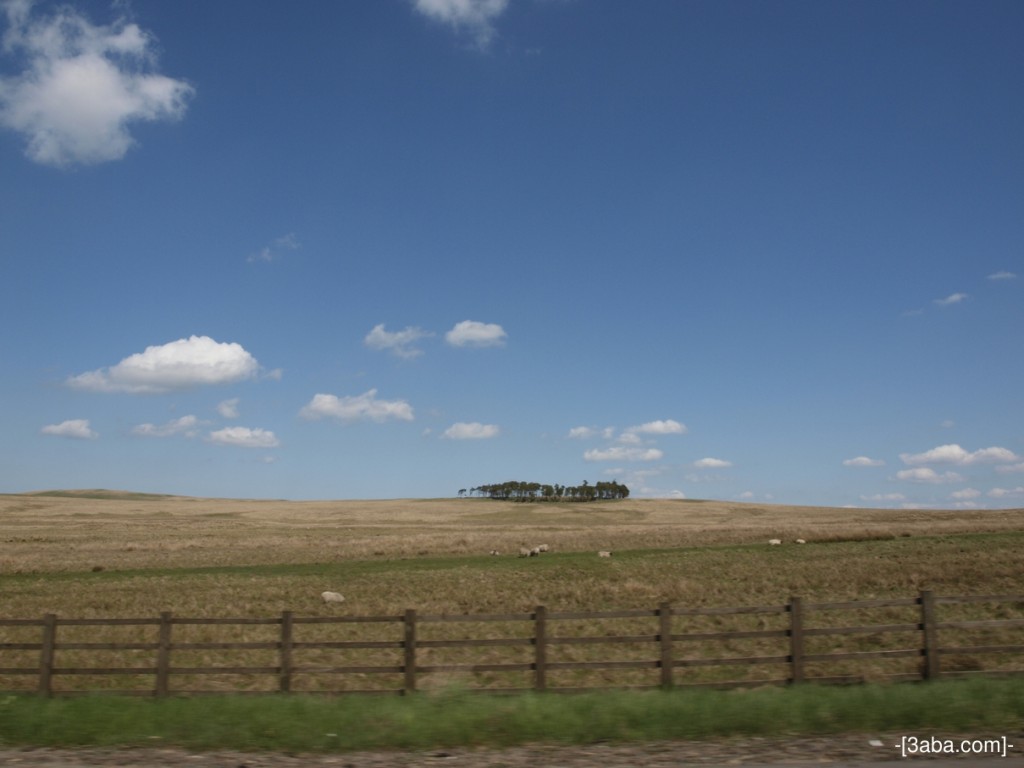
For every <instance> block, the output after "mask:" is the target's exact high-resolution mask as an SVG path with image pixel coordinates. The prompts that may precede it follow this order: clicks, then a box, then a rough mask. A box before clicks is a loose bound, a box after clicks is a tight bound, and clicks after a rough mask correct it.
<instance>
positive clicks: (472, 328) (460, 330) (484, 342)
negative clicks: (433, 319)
mask: <svg viewBox="0 0 1024 768" xmlns="http://www.w3.org/2000/svg"><path fill="white" fill-rule="evenodd" d="M507 336H508V334H507V333H505V329H504V328H502V327H501V326H500V325H498V324H497V323H481V322H478V321H476V320H463V321H462V322H461V323H456V324H455V326H454V327H453V328H452V329H451V330H450V331H448V333H446V334H445V335H444V339H445V341H447V342H448V343H449V344H451V345H452V346H453V347H500V346H501V345H503V344H504V343H505V339H506V337H507Z"/></svg>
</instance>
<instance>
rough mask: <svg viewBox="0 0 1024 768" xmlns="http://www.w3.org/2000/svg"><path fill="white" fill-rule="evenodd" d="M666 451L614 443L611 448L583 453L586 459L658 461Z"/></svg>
mask: <svg viewBox="0 0 1024 768" xmlns="http://www.w3.org/2000/svg"><path fill="white" fill-rule="evenodd" d="M664 455H665V454H664V452H663V451H660V450H658V449H657V448H629V447H624V446H619V445H614V446H612V447H610V448H604V449H598V448H595V449H593V450H590V451H587V452H586V453H584V454H583V459H584V460H585V461H658V460H659V459H661V458H662V457H663V456H664Z"/></svg>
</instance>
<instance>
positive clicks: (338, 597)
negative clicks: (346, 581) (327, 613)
mask: <svg viewBox="0 0 1024 768" xmlns="http://www.w3.org/2000/svg"><path fill="white" fill-rule="evenodd" d="M320 599H322V600H323V601H324V602H325V603H344V602H345V596H344V595H342V594H340V593H338V592H321V593H320Z"/></svg>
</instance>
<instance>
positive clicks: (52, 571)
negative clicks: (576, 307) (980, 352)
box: [0, 491, 1024, 688]
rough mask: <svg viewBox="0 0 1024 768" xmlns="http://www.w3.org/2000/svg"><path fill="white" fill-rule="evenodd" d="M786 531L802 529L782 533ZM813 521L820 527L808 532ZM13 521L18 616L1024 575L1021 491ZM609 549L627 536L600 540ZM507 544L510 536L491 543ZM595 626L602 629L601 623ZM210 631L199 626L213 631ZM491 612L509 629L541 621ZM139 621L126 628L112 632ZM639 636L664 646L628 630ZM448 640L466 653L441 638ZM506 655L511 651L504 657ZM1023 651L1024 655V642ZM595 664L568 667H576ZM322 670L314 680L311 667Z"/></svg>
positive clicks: (501, 601)
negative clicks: (928, 504) (926, 503)
mask: <svg viewBox="0 0 1024 768" xmlns="http://www.w3.org/2000/svg"><path fill="white" fill-rule="evenodd" d="M770 538H779V539H782V540H783V541H784V545H783V546H769V545H768V543H767V542H768V540H769V539H770ZM797 538H803V539H806V541H807V543H806V544H803V545H799V544H796V543H794V541H795V540H796V539H797ZM0 539H2V549H0V597H2V603H0V604H2V606H3V608H2V616H0V618H38V617H40V616H41V615H43V614H44V613H56V614H58V615H59V616H61V617H70V618H93V617H97V618H108V617H155V616H157V615H159V613H160V612H161V611H170V612H172V613H173V614H174V615H176V616H185V617H252V618H260V617H273V616H279V615H280V614H281V612H282V611H286V610H287V611H293V612H294V613H295V615H296V616H310V617H316V616H329V615H335V614H341V615H361V616H367V615H374V616H399V615H401V613H402V612H403V611H404V610H405V609H407V608H415V609H417V610H418V611H420V612H421V613H427V614H480V613H485V614H487V613H489V614H495V613H526V612H530V611H532V610H533V609H534V607H535V606H538V605H544V606H546V607H547V609H548V610H549V611H602V610H612V609H650V608H654V607H656V606H657V605H658V604H660V603H664V602H667V603H671V604H672V605H674V606H679V607H691V608H695V607H735V606H775V605H781V604H783V603H784V602H785V601H786V600H787V599H788V598H789V597H790V596H791V595H799V596H801V597H802V598H803V599H804V600H806V601H846V600H868V599H877V598H912V597H915V596H916V595H917V593H918V592H919V591H920V590H923V589H928V590H932V591H934V592H935V593H936V594H938V595H962V594H990V595H994V594H1002V595H1007V594H1015V595H1019V594H1024V573H1022V570H1021V567H1020V562H1021V559H1020V550H1021V546H1022V544H1024V510H1021V509H1010V510H971V511H963V510H961V511H948V510H947V511H937V510H928V511H924V510H915V511H901V510H878V509H835V508H810V507H787V506H773V505H767V506H766V505H751V504H740V503H731V502H719V501H676V500H673V501H667V500H643V499H640V500H634V499H630V500H624V501H613V502H595V503H588V504H546V503H536V504H530V503H514V502H499V501H491V500H486V499H433V500H396V501H316V502H288V501H247V500H223V499H198V498H186V497H173V496H151V495H144V494H130V493H117V492H108V491H78V492H54V493H46V494H20V495H6V496H0ZM539 544H547V545H548V546H549V548H550V551H549V552H548V553H546V554H544V555H542V556H541V557H535V558H519V557H517V556H516V553H518V551H519V549H520V547H532V546H536V545H539ZM604 549H607V550H611V551H613V552H614V556H613V557H612V558H598V557H597V555H596V552H597V551H598V550H604ZM491 550H498V551H499V552H501V554H500V555H499V556H497V557H495V556H491V555H489V552H490V551H491ZM324 590H335V591H339V592H341V593H343V594H344V595H345V596H346V598H347V599H346V602H345V603H343V604H341V605H324V604H323V603H322V602H321V601H320V599H319V595H320V592H322V591H324ZM948 610H950V611H959V612H958V613H951V614H950V616H952V617H953V618H960V619H968V618H1015V619H1016V618H1024V605H1021V604H1010V605H1008V606H1003V607H1001V608H1000V609H999V610H1000V611H1001V613H1000V614H999V615H991V608H989V609H984V610H988V611H989V612H988V613H985V612H984V610H983V609H982V608H976V607H955V608H952V607H951V608H950V609H948ZM901 611H902V613H901ZM979 611H981V612H979ZM783 618H784V617H783ZM835 620H836V621H846V622H850V621H853V622H854V623H861V624H864V623H867V624H876V623H899V622H907V621H916V620H917V619H916V616H915V615H914V614H913V612H912V611H911V612H908V611H906V610H904V609H897V608H888V609H876V610H874V611H867V612H862V615H859V616H855V617H853V618H852V619H851V618H850V617H845V618H843V619H840V618H837V619H835ZM773 621H775V619H773V618H772V617H750V618H746V619H744V618H742V617H741V618H739V619H736V620H735V621H734V622H733V624H731V625H728V626H727V628H730V629H734V628H735V629H740V630H743V629H764V628H769V629H772V628H775V627H776V624H774V623H773ZM723 622H724V620H723V619H722V618H720V617H702V618H701V620H700V621H696V620H694V622H691V623H690V624H688V625H687V627H686V631H704V632H709V631H719V630H721V629H722V627H723V626H726V624H725V623H723ZM744 622H746V623H744ZM347 626H348V628H346V629H345V630H344V633H345V634H344V636H343V637H342V639H344V640H367V639H369V640H376V639H381V638H380V637H379V636H375V635H373V633H374V632H382V631H385V630H384V629H383V628H378V627H374V626H371V625H347ZM576 629H578V630H579V631H582V632H586V631H588V629H587V627H586V626H583V625H582V624H581V626H579V627H577V628H576ZM259 630H260V628H258V627H257V628H252V629H246V630H244V631H242V630H238V634H237V636H235V635H232V636H230V637H226V638H223V639H224V640H231V641H234V640H243V639H244V640H253V639H257V640H265V639H268V638H265V637H262V636H258V632H259ZM463 630H465V628H462V629H460V631H463ZM0 631H2V632H4V633H5V635H6V636H7V637H8V638H11V639H9V640H8V642H12V641H13V642H26V640H25V637H24V636H16V633H17V628H7V629H4V628H0ZM196 631H197V632H200V634H198V635H196V637H195V639H198V640H209V639H210V637H209V636H207V635H203V634H202V633H201V630H196ZM308 631H309V634H308V635H307V637H305V638H303V639H306V640H310V641H320V640H322V639H323V638H324V637H325V636H324V634H323V632H322V631H321V632H320V633H319V634H318V633H317V632H316V630H315V628H310V629H309V630H308ZM465 631H468V630H465ZM482 631H487V632H494V633H497V634H495V636H496V637H498V636H500V637H507V636H515V633H516V632H520V631H521V629H519V628H517V627H501V626H495V627H488V628H484V629H483V630H482ZM566 631H569V628H567V630H566ZM589 631H594V629H593V628H591V629H590V630H589ZM601 631H602V632H604V631H606V630H601ZM651 631H652V628H651V625H650V622H648V623H647V624H644V622H643V621H641V620H632V619H631V620H624V621H623V622H622V626H621V627H616V631H615V633H618V634H635V633H641V634H644V633H650V632H651ZM677 631H678V630H677ZM68 632H69V636H70V635H71V631H70V630H69V631H68ZM111 632H114V628H112V629H111ZM1004 634H1005V635H1006V636H1001V637H997V638H989V637H986V638H984V639H979V638H966V640H965V644H979V643H982V642H984V643H987V644H993V643H1001V644H1004V645H1006V644H1020V635H1021V632H1020V630H1019V629H1018V630H1016V631H1011V630H1007V631H1005V633H1004ZM480 636H482V635H479V634H477V635H476V637H480ZM428 637H429V635H428ZM64 639H65V640H67V639H68V636H65V637H64ZM82 639H83V640H84V638H82ZM124 639H127V638H125V637H122V636H119V635H116V634H115V635H114V636H112V637H111V638H110V639H109V640H107V641H121V640H124ZM269 639H271V640H272V639H273V637H272V636H269ZM3 641H4V640H3V638H0V642H3ZM846 642H849V643H851V645H848V646H844V649H846V650H863V649H872V648H874V647H878V642H879V640H878V638H876V637H873V636H867V637H863V638H855V639H853V640H849V641H846ZM759 643H760V644H759ZM762 645H763V642H762V641H757V642H750V643H748V644H746V645H744V644H742V643H739V645H738V646H737V647H736V648H731V649H729V650H730V653H729V654H726V655H737V654H744V653H752V654H756V653H776V652H777V650H773V649H771V648H764V647H762ZM827 650H830V649H818V650H817V651H815V649H809V651H808V652H819V653H820V652H826V651H827ZM619 652H620V653H621V654H625V656H626V657H628V655H629V653H631V652H635V653H646V654H648V655H649V654H650V653H651V651H650V650H649V649H634V650H631V649H630V648H628V647H627V648H622V649H620V651H619ZM566 653H567V654H569V655H568V656H566V658H568V659H573V660H575V659H586V658H590V657H588V656H587V655H586V654H587V653H593V652H592V651H590V650H589V649H585V648H573V647H569V648H567V649H566ZM574 654H575V655H574ZM30 655H31V654H30ZM435 656H436V659H435V660H440V661H448V660H449V659H447V658H446V657H443V656H442V654H441V652H440V651H439V652H437V653H436V654H435ZM339 658H340V657H339ZM506 659H507V657H504V656H500V654H499V653H498V651H494V652H493V653H492V656H489V657H487V658H486V659H485V660H486V661H489V662H502V661H505V660H506ZM456 661H457V659H456ZM343 662H345V659H344V658H341V660H340V662H339V660H338V658H335V659H334V660H332V661H329V662H325V663H333V664H338V663H343ZM106 663H113V662H106ZM189 663H190V664H191V663H195V664H200V663H208V660H204V659H201V658H196V659H195V660H194V661H193V662H189ZM258 663H261V664H263V663H268V662H265V661H260V662H258ZM371 663H389V662H381V661H379V660H375V661H373V662H371ZM914 663H916V662H913V663H911V662H906V663H904V664H903V665H902V666H899V665H897V666H892V665H890V666H889V667H885V666H884V665H881V666H879V667H878V671H879V673H880V674H881V673H888V672H907V671H913V669H914V667H913V664H914ZM989 663H990V662H989V658H988V657H984V658H983V657H973V656H969V655H967V656H963V657H952V658H950V659H947V668H952V669H960V670H964V671H972V670H978V669H984V668H986V665H987V664H989ZM1009 664H1010V666H1011V667H1013V668H1018V667H1024V664H1022V661H1021V659H1020V658H1019V655H1018V657H1015V658H1013V659H1010V660H1009ZM0 666H4V665H3V664H0ZM840 666H841V665H840ZM838 671H839V672H843V671H844V670H842V669H839V670H838ZM714 674H716V672H714V671H712V669H708V670H699V671H697V672H694V679H695V680H714V679H715V678H714ZM631 675H632V676H631ZM733 676H735V675H733ZM442 677H443V676H439V679H441V678H442ZM617 681H619V682H625V683H631V682H637V680H636V679H635V675H633V673H632V672H630V673H629V674H626V675H620V676H618V677H616V675H615V673H612V672H608V673H607V674H605V675H604V676H603V677H602V678H601V679H600V680H592V681H590V682H592V683H593V682H600V683H602V684H603V683H607V684H615V683H616V682H617ZM456 682H458V681H456ZM576 682H578V681H577V680H576V678H575V677H574V676H572V675H566V677H565V683H566V684H569V685H572V684H575V683H576ZM500 683H501V681H496V680H490V679H488V680H484V681H483V683H482V684H484V685H489V684H495V685H497V684H500ZM521 683H522V681H521V680H513V681H511V684H515V685H519V684H521ZM83 684H84V683H83ZM318 684H319V683H318V682H317V681H307V686H306V687H312V688H315V687H316V686H317V685H318ZM383 684H384V683H382V685H383ZM253 685H258V684H257V683H253ZM0 687H8V686H6V685H4V686H0Z"/></svg>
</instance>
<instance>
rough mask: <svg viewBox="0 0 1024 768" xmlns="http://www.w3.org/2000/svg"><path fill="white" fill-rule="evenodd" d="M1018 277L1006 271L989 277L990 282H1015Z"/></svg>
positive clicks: (994, 273)
mask: <svg viewBox="0 0 1024 768" xmlns="http://www.w3.org/2000/svg"><path fill="white" fill-rule="evenodd" d="M1016 278H1017V275H1015V274H1014V273H1013V272H1007V271H1006V270H1005V269H1004V270H1002V271H1001V272H993V273H992V274H991V275H989V276H988V279H989V280H1015V279H1016Z"/></svg>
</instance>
